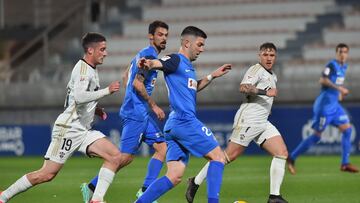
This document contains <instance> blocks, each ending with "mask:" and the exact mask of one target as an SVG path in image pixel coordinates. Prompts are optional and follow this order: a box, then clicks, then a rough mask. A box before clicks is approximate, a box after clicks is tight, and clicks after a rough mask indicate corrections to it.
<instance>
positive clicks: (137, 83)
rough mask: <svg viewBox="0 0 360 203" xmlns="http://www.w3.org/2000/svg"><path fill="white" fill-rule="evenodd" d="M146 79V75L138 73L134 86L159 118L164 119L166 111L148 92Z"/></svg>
mask: <svg viewBox="0 0 360 203" xmlns="http://www.w3.org/2000/svg"><path fill="white" fill-rule="evenodd" d="M144 80H145V78H144V76H142V75H140V74H136V76H135V79H134V82H133V86H134V88H135V90H136V91H137V92H138V94H139V95H140V96H141V97H142V98H144V100H145V101H146V102H147V103H148V104H149V107H150V108H151V110H152V111H153V112H154V113H155V115H156V116H157V118H158V119H159V120H164V118H165V113H164V111H163V110H162V109H161V108H160V107H159V106H158V105H157V104H156V103H155V101H154V100H153V99H152V98H151V97H150V96H149V94H148V93H147V91H146V88H145V85H144Z"/></svg>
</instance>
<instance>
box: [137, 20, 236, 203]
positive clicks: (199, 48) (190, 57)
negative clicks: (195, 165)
mask: <svg viewBox="0 0 360 203" xmlns="http://www.w3.org/2000/svg"><path fill="white" fill-rule="evenodd" d="M206 38H207V35H206V34H205V32H204V31H202V30H201V29H199V28H197V27H194V26H188V27H186V28H185V29H184V30H183V31H182V33H181V47H180V50H179V52H178V53H176V54H171V55H167V56H165V57H163V58H161V59H159V60H148V59H144V58H143V59H141V60H140V61H139V67H142V68H145V69H150V70H152V69H160V70H162V71H163V72H164V77H165V81H166V85H167V87H168V91H169V100H170V106H171V113H170V115H169V118H168V120H167V121H166V124H165V127H164V133H165V138H166V142H167V145H168V150H167V154H166V161H167V167H168V170H167V172H166V175H165V176H163V177H161V178H159V179H157V180H156V181H155V182H153V183H152V184H151V185H150V187H149V188H148V189H147V190H146V191H145V193H144V194H143V195H142V196H141V197H140V198H139V199H138V200H137V201H136V202H137V203H150V202H153V201H154V200H156V199H158V198H159V197H160V196H161V195H163V194H164V193H166V192H167V191H169V190H170V189H171V188H173V187H174V186H176V185H177V184H179V183H180V181H181V178H182V176H183V174H184V172H185V168H186V165H187V163H188V161H189V156H190V153H191V154H193V155H195V156H203V157H205V158H207V159H209V160H210V166H209V176H208V183H209V184H208V202H209V203H213V202H214V203H215V202H216V203H217V202H219V193H220V188H221V182H222V173H223V169H224V162H225V158H224V155H223V153H222V152H221V149H220V147H219V145H218V143H217V141H216V139H215V137H214V135H213V133H212V132H211V130H210V129H209V128H207V127H206V126H205V125H204V124H203V123H202V122H201V121H199V120H198V119H197V118H196V93H197V92H199V91H200V90H202V89H204V88H205V87H206V86H207V85H209V84H210V82H211V81H212V80H213V79H214V78H217V77H220V76H222V75H224V74H226V73H227V72H228V71H229V70H230V69H231V65H230V64H224V65H222V66H221V67H219V68H218V69H217V70H215V71H214V72H212V73H211V74H210V75H208V76H207V77H204V78H202V79H201V80H197V79H196V73H195V68H194V67H193V65H192V61H195V60H196V59H197V57H198V56H199V55H200V54H201V52H203V51H204V46H205V39H206Z"/></svg>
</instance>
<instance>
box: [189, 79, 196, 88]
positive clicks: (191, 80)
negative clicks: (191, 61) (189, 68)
mask: <svg viewBox="0 0 360 203" xmlns="http://www.w3.org/2000/svg"><path fill="white" fill-rule="evenodd" d="M188 88H190V89H193V90H197V81H196V80H194V79H192V78H189V79H188Z"/></svg>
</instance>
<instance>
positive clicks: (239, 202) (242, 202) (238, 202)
mask: <svg viewBox="0 0 360 203" xmlns="http://www.w3.org/2000/svg"><path fill="white" fill-rule="evenodd" d="M234 203H247V202H246V201H244V200H237V201H235V202H234Z"/></svg>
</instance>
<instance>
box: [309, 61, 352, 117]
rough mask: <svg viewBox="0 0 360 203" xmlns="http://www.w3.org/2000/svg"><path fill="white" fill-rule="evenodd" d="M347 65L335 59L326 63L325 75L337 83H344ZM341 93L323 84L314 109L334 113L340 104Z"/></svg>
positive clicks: (319, 111) (323, 112) (318, 111)
mask: <svg viewBox="0 0 360 203" xmlns="http://www.w3.org/2000/svg"><path fill="white" fill-rule="evenodd" d="M347 67H348V66H347V64H343V65H341V64H340V63H339V62H338V61H336V60H335V59H333V60H331V61H330V62H329V63H328V64H327V65H326V68H325V70H324V71H323V76H325V77H328V78H329V79H330V80H331V82H333V83H334V84H336V85H343V84H344V81H345V74H346V70H347ZM339 94H340V92H339V91H338V90H336V89H334V88H330V87H327V86H322V87H321V92H320V95H319V96H318V97H317V98H316V101H315V104H314V111H315V112H317V113H322V114H331V113H334V112H335V111H336V109H337V105H339Z"/></svg>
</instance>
